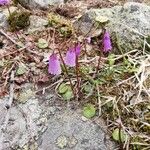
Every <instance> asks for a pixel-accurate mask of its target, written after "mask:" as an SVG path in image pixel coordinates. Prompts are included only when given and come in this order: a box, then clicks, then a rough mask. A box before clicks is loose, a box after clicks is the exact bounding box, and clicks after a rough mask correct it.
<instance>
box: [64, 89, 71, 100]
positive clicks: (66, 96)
mask: <svg viewBox="0 0 150 150" xmlns="http://www.w3.org/2000/svg"><path fill="white" fill-rule="evenodd" d="M63 98H64V100H66V101H68V100H70V99H71V98H73V92H72V90H71V89H68V90H67V91H66V92H65V93H64V94H63Z"/></svg>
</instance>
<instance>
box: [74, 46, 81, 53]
mask: <svg viewBox="0 0 150 150" xmlns="http://www.w3.org/2000/svg"><path fill="white" fill-rule="evenodd" d="M75 51H76V55H77V56H79V55H80V52H81V45H80V44H78V45H77V46H76V47H75Z"/></svg>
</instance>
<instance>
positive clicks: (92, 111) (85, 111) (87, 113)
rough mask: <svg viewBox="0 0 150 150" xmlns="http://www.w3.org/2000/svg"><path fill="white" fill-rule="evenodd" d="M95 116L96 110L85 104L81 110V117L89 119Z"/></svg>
mask: <svg viewBox="0 0 150 150" xmlns="http://www.w3.org/2000/svg"><path fill="white" fill-rule="evenodd" d="M95 114H96V108H95V106H94V105H92V104H87V105H86V106H84V108H83V116H84V117H86V118H88V119H90V118H92V117H94V116H95Z"/></svg>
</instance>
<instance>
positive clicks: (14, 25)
mask: <svg viewBox="0 0 150 150" xmlns="http://www.w3.org/2000/svg"><path fill="white" fill-rule="evenodd" d="M29 16H30V13H29V12H25V11H21V12H18V11H15V12H13V13H12V14H11V15H10V16H9V17H8V23H9V26H10V30H11V31H18V30H21V29H24V28H26V27H28V26H29V25H30V21H29Z"/></svg>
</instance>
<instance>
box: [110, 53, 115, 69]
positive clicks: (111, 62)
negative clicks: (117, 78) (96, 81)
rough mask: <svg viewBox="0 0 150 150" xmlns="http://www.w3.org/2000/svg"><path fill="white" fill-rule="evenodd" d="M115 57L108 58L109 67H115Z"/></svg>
mask: <svg viewBox="0 0 150 150" xmlns="http://www.w3.org/2000/svg"><path fill="white" fill-rule="evenodd" d="M114 57H115V55H114V54H110V55H109V56H108V61H109V65H110V66H113V65H114V63H115V60H114Z"/></svg>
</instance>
